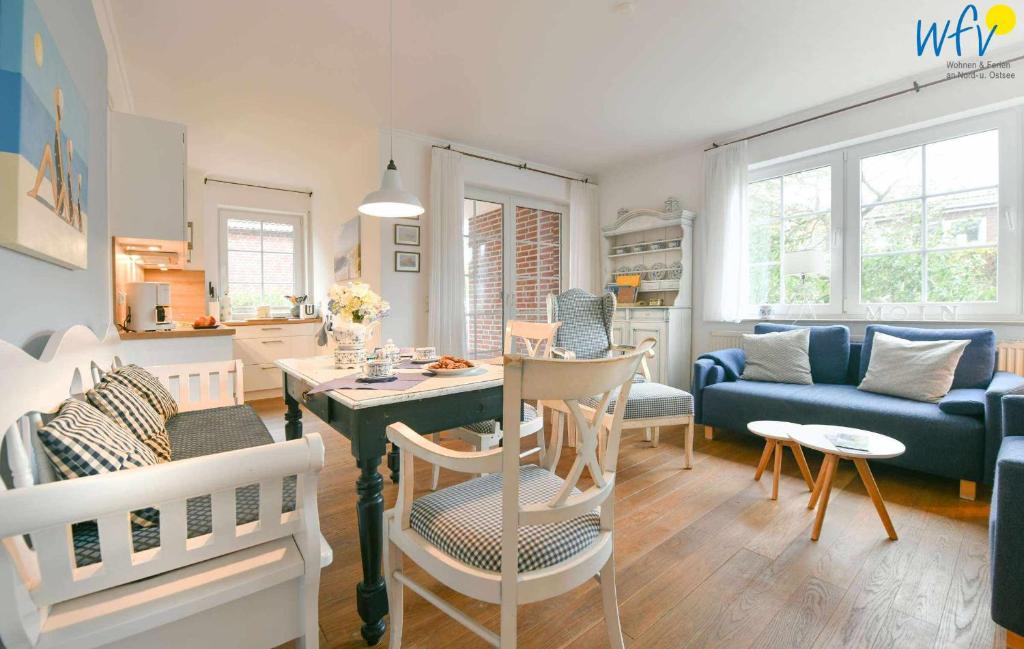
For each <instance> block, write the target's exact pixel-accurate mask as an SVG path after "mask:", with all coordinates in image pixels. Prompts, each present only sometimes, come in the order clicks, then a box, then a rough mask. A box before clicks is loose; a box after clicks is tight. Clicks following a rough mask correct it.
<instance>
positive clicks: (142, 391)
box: [100, 365, 178, 421]
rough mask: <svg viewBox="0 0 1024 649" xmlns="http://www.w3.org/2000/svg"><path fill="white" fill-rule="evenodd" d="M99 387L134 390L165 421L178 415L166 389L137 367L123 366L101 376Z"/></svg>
mask: <svg viewBox="0 0 1024 649" xmlns="http://www.w3.org/2000/svg"><path fill="white" fill-rule="evenodd" d="M100 385H101V386H104V385H120V386H121V387H123V388H128V389H130V390H134V391H135V392H137V393H138V394H139V396H140V397H142V398H143V399H145V400H146V403H148V404H149V405H150V406H152V407H153V410H156V411H157V412H158V413H160V415H161V416H162V417H163V418H164V421H167V420H168V419H170V418H171V416H172V415H176V414H178V404H177V403H176V402H175V401H174V397H172V396H171V393H170V392H168V391H167V388H165V387H164V386H163V384H162V383H160V379H158V378H156V377H155V376H153V375H152V374H150V373H149V372H147V371H146V370H144V369H142V368H141V367H139V366H138V365H125V366H123V367H119V368H117V369H116V370H114V371H112V372H108V373H107V374H104V375H103V380H102V381H100Z"/></svg>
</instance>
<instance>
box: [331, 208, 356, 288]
mask: <svg viewBox="0 0 1024 649" xmlns="http://www.w3.org/2000/svg"><path fill="white" fill-rule="evenodd" d="M359 221H360V217H359V216H358V215H357V216H355V217H353V218H351V219H349V220H348V221H345V222H344V223H342V224H341V228H339V229H338V233H337V236H336V237H335V240H334V281H336V282H343V281H345V280H349V279H359V276H360V275H361V274H362V268H361V267H360V266H361V261H362V260H361V258H360V250H359V232H360V226H359Z"/></svg>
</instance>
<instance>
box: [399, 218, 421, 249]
mask: <svg viewBox="0 0 1024 649" xmlns="http://www.w3.org/2000/svg"><path fill="white" fill-rule="evenodd" d="M395 245H396V246H418V245H420V226H418V225H405V224H403V223H396V224H395Z"/></svg>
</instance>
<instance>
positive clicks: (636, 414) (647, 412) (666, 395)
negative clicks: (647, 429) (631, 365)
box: [580, 383, 693, 419]
mask: <svg viewBox="0 0 1024 649" xmlns="http://www.w3.org/2000/svg"><path fill="white" fill-rule="evenodd" d="M617 394H618V389H616V390H615V392H614V393H613V394H612V398H611V399H609V400H608V411H607V412H608V413H609V414H611V413H612V412H613V411H614V410H615V402H616V401H617V400H618V398H617V396H616V395H617ZM580 403H582V404H583V405H585V406H590V407H591V408H596V407H598V406H599V405H600V403H601V400H600V399H599V398H598V397H590V398H588V399H583V400H582V401H581V402H580ZM692 414H693V395H692V394H690V393H689V392H683V391H682V390H680V389H679V388H673V387H672V386H670V385H662V384H661V383H634V384H633V385H632V386H631V387H630V389H629V400H628V401H626V414H625V415H624V418H625V419H650V418H653V417H684V416H686V415H692Z"/></svg>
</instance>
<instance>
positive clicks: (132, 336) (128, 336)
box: [120, 325, 235, 340]
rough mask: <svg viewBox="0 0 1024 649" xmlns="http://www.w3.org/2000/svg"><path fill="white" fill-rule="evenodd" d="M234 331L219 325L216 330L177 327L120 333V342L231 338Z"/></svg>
mask: <svg viewBox="0 0 1024 649" xmlns="http://www.w3.org/2000/svg"><path fill="white" fill-rule="evenodd" d="M233 335H235V330H234V329H233V328H231V327H225V326H223V325H219V326H218V327H217V328H216V329H193V328H192V327H177V328H175V329H171V330H169V331H122V332H120V336H121V340H163V339H165V338H204V337H209V336H233Z"/></svg>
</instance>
